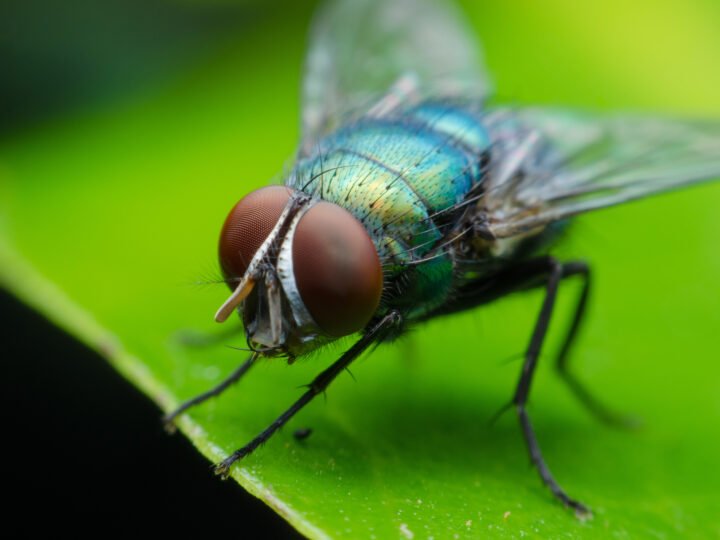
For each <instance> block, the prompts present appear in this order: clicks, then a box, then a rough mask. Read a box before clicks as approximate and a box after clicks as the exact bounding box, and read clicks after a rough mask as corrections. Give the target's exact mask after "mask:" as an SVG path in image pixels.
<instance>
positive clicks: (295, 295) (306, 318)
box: [277, 202, 317, 329]
mask: <svg viewBox="0 0 720 540" xmlns="http://www.w3.org/2000/svg"><path fill="white" fill-rule="evenodd" d="M314 205H315V202H309V203H308V204H306V205H305V206H303V207H302V208H301V209H300V211H299V212H298V213H297V214H295V217H293V220H292V222H291V223H290V228H289V229H288V231H287V234H286V235H285V238H283V242H282V245H281V246H280V253H279V254H278V259H277V274H278V277H279V278H280V283H281V285H282V288H283V290H284V291H285V296H286V297H287V299H288V302H289V303H290V308H291V309H292V314H293V318H294V319H295V324H297V326H298V328H312V329H317V324H316V323H315V321H314V320H313V318H312V315H310V312H309V311H308V310H307V308H306V307H305V303H304V302H303V301H302V298H301V296H300V291H299V290H298V288H297V283H296V282H295V271H294V269H293V257H292V255H293V253H292V247H293V239H294V238H295V231H296V229H297V225H298V223H299V222H300V219H302V217H303V216H304V215H305V213H306V212H307V211H308V210H310V208H312V207H313V206H314Z"/></svg>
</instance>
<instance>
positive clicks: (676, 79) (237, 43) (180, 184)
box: [0, 0, 720, 538]
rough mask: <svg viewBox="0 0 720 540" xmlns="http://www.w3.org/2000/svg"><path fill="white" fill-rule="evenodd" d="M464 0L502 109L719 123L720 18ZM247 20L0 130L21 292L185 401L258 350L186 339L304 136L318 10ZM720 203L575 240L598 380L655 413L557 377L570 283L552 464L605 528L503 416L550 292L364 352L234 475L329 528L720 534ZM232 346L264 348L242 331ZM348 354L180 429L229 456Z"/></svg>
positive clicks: (274, 373) (585, 227)
mask: <svg viewBox="0 0 720 540" xmlns="http://www.w3.org/2000/svg"><path fill="white" fill-rule="evenodd" d="M183 5H185V6H186V7H187V6H188V5H190V6H194V7H193V9H198V10H202V9H212V8H213V7H214V8H217V6H212V5H209V6H204V5H203V4H197V5H196V4H192V3H190V4H188V3H184V4H183ZM463 7H464V10H465V12H466V13H467V15H468V17H469V19H470V21H471V23H472V25H473V27H474V28H475V29H476V30H477V32H478V34H479V35H480V36H481V39H482V42H483V44H484V48H485V52H486V56H487V63H488V65H489V68H490V70H491V72H492V74H493V78H494V80H495V82H496V89H497V96H498V98H497V99H498V101H501V102H505V103H508V102H509V103H548V104H567V105H576V106H585V107H593V108H599V109H618V108H619V109H633V110H638V109H640V110H643V111H660V112H665V113H675V114H681V115H690V116H696V117H718V116H720V92H719V91H718V88H720V68H719V67H718V63H717V58H718V57H720V31H719V30H720V5H719V4H718V3H717V2H713V1H710V0H706V1H701V0H695V1H693V2H669V1H650V0H642V1H637V2H633V3H632V5H631V6H628V5H627V4H626V3H624V2H619V1H615V0H613V1H612V2H603V3H593V4H590V3H580V2H569V1H568V2H561V1H551V2H543V3H540V2H532V1H530V0H528V1H522V2H512V3H510V2H505V3H492V4H484V3H477V2H464V3H463ZM233 13H235V14H236V15H237V16H238V17H239V20H240V21H241V22H242V23H243V24H239V25H238V31H236V32H235V31H228V32H225V33H224V34H223V37H222V39H217V38H216V39H215V40H214V41H213V45H212V46H211V47H206V49H204V50H202V52H200V53H198V52H195V53H193V55H192V59H191V60H190V61H188V62H186V63H184V64H183V65H182V68H176V69H168V70H167V71H166V72H164V73H163V75H162V76H158V77H156V78H154V79H153V80H152V82H151V83H148V84H144V85H137V86H134V87H131V88H129V89H123V90H122V91H117V92H115V93H110V94H108V95H105V97H104V98H103V99H88V100H87V101H86V102H83V103H81V104H79V105H74V106H73V107H68V108H67V109H66V110H63V111H61V112H60V113H57V114H53V115H48V117H47V118H40V119H36V120H34V121H33V122H32V123H30V122H28V123H27V124H25V125H22V124H20V125H19V126H16V127H15V128H13V129H12V130H5V131H4V134H3V136H2V139H1V140H0V280H2V281H1V282H2V284H3V285H4V286H6V287H8V288H9V289H10V290H11V291H13V292H14V293H15V294H16V295H18V296H19V297H20V298H22V299H23V300H24V301H25V302H27V303H28V304H30V305H33V306H34V307H36V308H37V309H38V310H39V311H41V312H43V313H44V314H46V315H47V316H48V317H49V318H50V319H51V320H53V321H54V322H56V323H57V324H58V325H60V326H62V327H64V328H66V329H67V330H68V331H69V332H71V333H73V334H75V335H76V336H77V337H78V338H79V339H81V340H83V341H85V342H86V343H88V344H90V345H91V346H92V347H93V348H94V349H96V350H97V351H99V352H100V353H101V354H103V355H104V356H106V357H108V359H109V360H110V361H111V362H112V363H113V364H114V365H115V366H116V367H117V368H118V370H119V371H120V372H121V373H122V374H123V375H124V376H125V377H127V378H128V379H129V380H130V381H131V382H133V383H134V384H135V385H137V386H138V387H139V388H140V389H141V390H142V391H144V392H145V393H147V394H148V395H150V396H151V397H152V398H153V399H154V400H156V401H157V402H158V403H159V404H161V405H162V406H163V407H164V408H166V409H169V408H171V407H173V406H175V405H176V404H177V403H178V402H179V401H180V400H182V399H185V398H187V397H190V396H192V395H194V394H196V393H198V392H200V391H202V390H204V389H206V388H208V387H209V386H210V385H212V384H214V383H216V382H217V381H219V380H220V379H221V378H222V377H223V375H224V374H227V373H229V372H230V371H231V370H232V369H233V368H234V367H235V366H236V365H237V364H238V362H240V361H242V359H243V358H244V357H243V354H242V353H239V352H237V351H233V350H230V349H228V348H227V347H224V346H215V347H210V348H205V349H194V348H187V347H183V346H181V345H180V344H179V343H178V342H177V340H176V339H175V338H174V336H175V335H176V332H177V331H178V330H180V329H193V330H198V331H216V330H217V328H219V327H216V325H215V324H214V323H213V322H212V315H213V314H214V311H215V309H216V308H217V307H218V306H219V304H220V303H221V302H222V301H223V300H224V298H225V297H226V289H225V287H224V286H223V285H217V284H212V283H208V284H207V285H204V286H198V285H197V283H199V282H212V281H214V280H217V279H218V277H219V275H218V270H217V269H216V263H215V249H216V238H217V234H218V231H219V228H220V225H221V224H222V221H223V220H224V218H225V215H226V212H227V211H228V209H229V208H230V207H231V205H232V204H233V203H234V202H235V201H236V200H237V199H238V198H240V197H241V196H242V195H243V194H244V193H246V192H247V191H249V190H250V189H253V188H256V187H259V186H261V185H264V184H266V183H267V182H268V181H269V180H270V179H272V178H273V177H276V176H277V174H278V172H279V171H281V170H282V168H283V166H284V164H286V163H287V160H288V156H291V155H292V151H293V149H294V145H295V144H296V142H297V136H298V130H297V125H298V117H299V103H298V97H297V96H298V87H299V84H300V77H301V69H300V66H301V62H302V56H303V50H304V46H305V33H306V27H307V24H308V21H309V18H310V15H311V13H312V6H311V5H305V4H296V3H289V2H286V3H279V4H275V5H269V4H263V5H261V4H255V5H253V4H251V3H250V4H247V5H243V6H241V7H240V8H236V11H233ZM243 17H247V19H246V20H245V19H243ZM177 54H180V55H181V56H182V54H184V53H177ZM718 208H720V185H715V184H709V185H706V186H701V187H697V188H693V189H690V190H687V191H684V192H679V193H674V194H671V195H665V196H661V197H657V198H653V199H649V200H646V201H641V202H638V203H634V204H630V205H627V206H624V207H620V208H615V209H610V210H606V211H603V212H600V213H597V214H596V215H589V216H584V217H582V218H580V219H579V220H578V221H577V223H576V225H575V227H574V229H573V230H572V234H571V235H570V237H569V238H568V239H567V241H566V242H565V243H564V244H563V245H562V246H561V247H560V248H559V250H558V254H559V255H561V256H562V257H566V258H569V257H583V258H587V259H588V260H589V261H590V262H591V263H592V265H593V268H594V271H595V278H596V279H595V282H594V286H595V288H594V290H593V292H592V301H591V305H590V312H589V316H588V319H587V321H586V322H587V325H586V327H585V328H584V331H583V333H582V335H581V338H580V340H579V342H578V346H577V347H576V348H575V354H574V358H573V360H574V366H575V368H576V369H575V371H576V372H577V373H579V374H580V376H581V378H582V379H583V380H584V381H586V382H588V383H589V384H591V386H592V387H593V389H594V390H595V391H596V393H597V394H598V395H600V396H601V397H602V398H603V400H604V401H606V402H608V403H610V404H612V405H614V406H615V408H617V409H619V410H621V411H627V412H629V413H632V414H633V415H636V416H638V417H640V418H641V419H642V420H643V428H642V429H640V430H638V431H636V432H630V433H628V432H621V431H615V430H612V429H608V428H606V427H604V426H602V425H600V424H598V423H597V422H595V421H594V420H593V419H592V418H590V417H589V416H588V415H587V413H585V412H584V411H583V410H582V409H581V407H580V406H579V405H578V404H577V402H576V401H575V400H574V399H573V398H572V396H571V395H570V394H569V392H568V391H567V390H566V388H565V387H564V386H563V385H562V383H561V382H560V381H559V380H558V378H557V377H556V376H555V374H554V373H553V371H552V369H551V362H552V360H553V358H552V352H553V351H554V350H556V348H557V344H558V338H559V337H560V335H561V334H562V332H561V330H562V325H563V324H564V323H565V320H566V319H567V317H568V315H569V308H570V305H571V303H572V300H573V293H576V292H577V290H578V288H577V285H578V284H577V283H572V282H568V283H567V284H565V285H564V286H563V289H562V292H561V303H560V309H559V310H558V312H557V317H556V318H555V320H554V324H553V325H552V327H551V337H550V339H549V342H548V344H547V346H546V348H545V354H544V355H543V359H542V360H543V361H542V363H541V366H540V368H539V373H538V376H537V378H536V380H535V382H534V386H533V394H532V400H531V401H532V403H531V414H532V418H533V419H534V421H535V424H536V430H537V433H538V437H539V439H540V444H541V446H542V448H543V450H544V452H545V457H546V459H547V461H548V463H549V465H550V467H551V468H552V469H553V471H554V472H555V474H556V476H557V478H558V480H559V481H560V482H561V483H562V485H563V486H565V487H566V489H567V490H568V491H569V492H570V494H571V495H573V496H575V497H578V498H580V499H581V500H582V501H584V502H586V503H587V504H588V505H590V506H591V507H592V508H593V510H594V511H595V517H594V519H592V520H590V521H586V522H581V521H579V520H577V519H576V518H575V517H574V516H573V515H572V514H571V513H569V512H566V511H564V510H563V509H562V507H561V506H560V505H559V504H558V503H556V502H555V501H554V500H553V499H552V497H551V496H550V494H549V492H548V491H547V489H545V488H544V487H543V486H542V485H541V484H540V481H539V480H538V478H537V475H536V473H535V472H534V471H533V470H532V469H531V468H530V467H529V466H528V459H527V454H526V449H525V447H524V444H523V441H522V438H521V435H520V433H519V429H518V427H517V421H516V419H515V418H513V416H512V414H508V415H506V416H505V417H503V418H502V419H501V420H500V421H499V422H498V423H497V424H495V425H494V426H489V425H488V420H489V419H490V418H491V417H492V415H493V414H494V413H495V412H496V411H497V410H498V408H499V407H500V406H501V405H503V404H504V403H506V402H507V401H508V399H509V397H510V396H511V393H512V391H513V389H514V385H515V381H516V378H517V375H518V371H519V369H520V365H521V363H520V361H519V360H508V358H514V359H517V358H518V355H519V354H520V353H521V352H522V351H523V349H524V348H525V346H526V343H527V340H528V338H529V333H530V330H531V327H532V323H533V320H534V317H535V316H536V313H537V311H538V309H539V303H540V301H541V295H540V294H539V293H529V294H525V295H520V296H514V297H509V298H507V299H504V300H502V301H500V302H498V303H497V304H494V305H492V306H488V307H485V308H482V309H480V310H476V311H474V312H472V313H468V314H464V315H461V316H454V317H451V318H445V319H441V320H437V321H433V322H431V323H429V324H427V325H423V326H421V327H418V328H416V329H415V330H414V331H413V332H411V333H410V334H409V335H408V336H407V337H406V338H405V339H403V340H401V341H400V342H398V343H396V344H394V345H391V346H384V347H382V348H380V349H378V350H376V351H375V352H373V353H372V354H371V355H366V356H365V357H364V358H363V359H361V360H360V361H358V362H357V363H356V365H355V366H354V368H353V370H352V371H353V375H354V376H355V379H356V380H355V381H354V380H353V379H352V378H351V377H349V376H345V375H343V376H341V377H340V378H339V379H338V380H337V381H336V382H335V383H334V384H333V386H332V387H331V388H330V390H329V391H328V394H327V399H326V400H323V399H318V400H317V401H316V402H314V403H312V404H311V405H309V406H308V407H307V408H306V409H305V410H304V411H303V412H302V413H301V414H300V415H298V416H297V417H296V419H295V420H293V421H292V422H291V424H290V425H289V426H288V429H286V430H284V431H283V432H281V433H279V434H278V435H277V436H276V437H274V438H273V439H272V440H271V441H270V442H269V443H268V444H267V445H266V446H265V447H263V448H261V449H260V450H259V451H258V452H256V454H254V455H253V456H251V457H250V458H248V459H247V460H246V461H245V462H243V463H242V467H237V468H235V470H234V473H233V475H234V477H235V478H236V479H237V480H238V481H239V482H240V483H241V484H242V485H243V486H244V487H245V488H247V489H248V490H250V491H251V492H252V493H254V494H256V495H257V496H259V497H261V498H262V499H263V500H265V501H266V502H267V503H268V504H269V505H270V506H272V507H273V508H274V509H275V510H276V511H277V512H278V513H279V514H281V515H282V516H283V517H284V518H285V519H287V520H289V521H290V522H291V523H293V524H294V525H295V526H296V527H297V528H298V529H299V530H300V531H301V532H303V533H304V534H306V535H308V536H311V537H325V536H329V537H358V538H371V537H373V536H374V537H377V538H394V537H398V538H405V537H409V535H411V534H412V535H414V537H415V538H429V537H434V538H449V537H453V535H457V537H458V538H465V537H469V538H470V537H480V536H484V537H487V536H490V537H498V538H520V537H543V538H546V537H563V538H564V537H568V538H576V537H579V538H596V537H597V538H607V537H608V536H612V537H615V538H638V537H649V538H673V537H694V538H703V537H710V538H712V537H720V519H718V518H719V517H720V365H719V364H718V362H717V359H718V346H717V345H718V329H719V328H720V310H719V309H718V308H719V307H720V284H718V279H717V278H718V276H719V275H720V252H719V251H718V233H719V232H720V215H719V213H718V210H717V209H718ZM227 324H237V323H227ZM238 330H239V329H238ZM227 343H228V344H232V345H236V346H242V345H243V339H242V335H241V333H240V332H238V334H237V335H236V336H235V337H232V338H230V339H229V340H228V341H227ZM342 345H347V343H346V342H345V343H343V344H341V346H339V347H336V348H334V349H332V348H331V349H330V350H328V351H325V352H323V353H322V354H318V355H314V356H313V357H311V358H309V359H307V360H304V361H300V362H298V363H297V364H295V365H293V366H292V367H287V366H285V365H283V363H282V362H281V361H268V362H265V363H263V364H262V365H261V366H259V367H258V368H256V369H255V370H254V371H253V372H252V373H251V374H250V375H249V376H248V378H247V379H245V380H243V381H242V383H240V384H239V385H238V387H237V388H235V389H233V390H231V391H229V392H228V393H227V395H225V396H223V397H222V398H221V399H219V400H217V401H214V402H212V403H208V404H207V405H205V406H203V407H201V408H198V409H197V410H194V411H193V413H192V415H191V416H190V417H186V418H185V419H184V420H183V421H182V422H181V428H182V430H183V432H184V433H185V434H186V435H188V436H189V437H190V438H191V439H192V440H193V442H194V443H195V444H196V445H197V447H198V448H199V450H200V451H201V452H203V453H204V454H205V455H207V456H208V457H209V458H210V459H211V460H214V461H216V460H218V459H220V458H221V457H223V456H224V455H226V453H227V452H229V451H231V450H233V449H235V448H236V447H238V446H239V445H241V444H243V443H245V442H247V441H248V440H249V439H250V438H251V437H252V436H253V435H255V434H256V433H257V432H258V431H259V430H261V429H262V428H264V427H265V426H266V425H267V424H268V423H269V422H270V421H271V420H272V419H274V418H275V417H276V416H277V414H279V413H280V412H281V411H282V410H283V409H284V408H285V407H286V406H287V405H289V404H290V403H291V402H292V401H293V400H294V399H295V398H296V397H297V396H298V395H299V392H300V390H299V389H298V386H299V385H301V384H303V383H306V382H309V380H310V379H311V378H312V377H313V376H314V374H315V373H317V372H318V371H320V370H321V369H323V368H324V366H326V365H327V364H328V363H329V362H330V361H331V360H332V359H333V358H334V356H336V355H337V353H338V352H339V351H340V350H341V349H342ZM305 426H312V428H313V429H314V433H313V435H312V437H311V438H310V439H308V440H307V441H305V442H303V443H298V442H296V441H295V440H294V439H293V438H292V431H293V429H295V428H298V427H305ZM155 457H156V456H148V459H154V458H155ZM508 513H509V514H508Z"/></svg>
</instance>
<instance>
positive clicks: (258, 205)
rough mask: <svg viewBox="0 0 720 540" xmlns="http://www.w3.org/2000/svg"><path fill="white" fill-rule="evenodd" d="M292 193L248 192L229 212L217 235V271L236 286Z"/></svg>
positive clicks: (280, 190) (270, 189) (278, 189)
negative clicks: (218, 258) (218, 267)
mask: <svg viewBox="0 0 720 540" xmlns="http://www.w3.org/2000/svg"><path fill="white" fill-rule="evenodd" d="M291 193H292V192H291V190H290V189H288V188H286V187H282V186H268V187H264V188H260V189H258V190H256V191H253V192H252V193H249V194H248V195H246V196H245V197H243V198H242V199H240V201H239V202H238V203H237V204H236V205H235V206H234V207H233V209H232V210H230V214H229V215H228V217H227V219H226V220H225V225H223V228H222V232H221V233H220V246H219V255H220V268H221V269H222V273H223V276H224V277H225V280H226V281H227V284H228V285H229V287H230V288H231V289H235V287H237V285H238V282H239V281H240V279H241V278H242V276H243V275H244V274H245V270H247V267H248V265H249V264H250V261H251V260H252V258H253V256H254V255H255V252H256V251H257V250H258V248H259V247H260V246H261V245H262V243H263V242H264V241H265V240H266V239H267V237H268V235H269V234H270V232H271V231H272V229H273V227H275V225H276V224H277V222H278V219H279V218H280V215H281V214H282V212H283V210H284V209H285V206H286V205H287V203H288V201H289V200H290V195H291Z"/></svg>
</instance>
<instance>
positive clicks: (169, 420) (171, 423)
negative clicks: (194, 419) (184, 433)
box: [162, 414, 177, 435]
mask: <svg viewBox="0 0 720 540" xmlns="http://www.w3.org/2000/svg"><path fill="white" fill-rule="evenodd" d="M162 423H163V428H165V431H166V432H167V433H169V434H170V435H172V434H173V433H175V432H176V431H177V426H176V425H175V415H174V414H166V415H165V416H163V417H162Z"/></svg>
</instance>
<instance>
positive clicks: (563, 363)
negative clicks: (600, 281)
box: [555, 261, 638, 428]
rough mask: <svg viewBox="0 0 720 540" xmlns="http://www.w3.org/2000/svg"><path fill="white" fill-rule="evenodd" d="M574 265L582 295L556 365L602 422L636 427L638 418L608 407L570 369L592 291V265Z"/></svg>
mask: <svg viewBox="0 0 720 540" xmlns="http://www.w3.org/2000/svg"><path fill="white" fill-rule="evenodd" d="M572 266H573V270H575V271H576V272H575V273H576V274H577V275H578V276H579V277H581V278H582V280H583V284H582V290H581V291H580V296H579V297H578V301H577V304H576V306H575V314H574V315H573V319H572V322H571V323H570V327H569V328H568V332H567V335H566V336H565V341H564V342H563V346H562V348H561V349H560V354H559V355H558V357H557V361H556V363H555V367H556V369H557V371H558V374H559V375H560V377H561V378H562V380H563V381H564V382H565V384H567V385H568V387H569V388H570V390H571V391H572V392H573V394H575V397H576V398H577V399H578V400H579V401H580V403H582V404H583V405H584V406H585V408H587V410H588V411H590V413H591V414H593V415H594V416H595V417H596V418H598V419H599V420H600V421H601V422H603V423H605V424H608V425H611V426H614V427H622V428H631V427H635V426H637V424H638V422H637V421H636V420H634V419H633V418H629V417H627V416H623V415H620V414H618V413H616V412H614V411H612V410H611V409H608V408H607V407H606V406H605V405H604V404H603V403H602V402H601V401H599V400H598V399H597V398H596V397H595V396H594V395H593V394H592V393H590V391H588V389H587V388H586V387H585V386H584V385H583V384H582V383H581V382H580V381H579V380H578V379H577V378H576V377H575V375H573V374H572V373H571V372H570V370H569V369H568V367H569V364H568V353H569V352H570V349H571V348H572V345H573V343H574V342H575V338H576V337H577V334H578V330H579V329H580V325H581V323H582V320H583V317H584V316H585V308H586V306H587V300H588V295H589V293H590V267H589V266H588V265H587V263H585V262H582V261H578V262H574V263H572Z"/></svg>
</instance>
